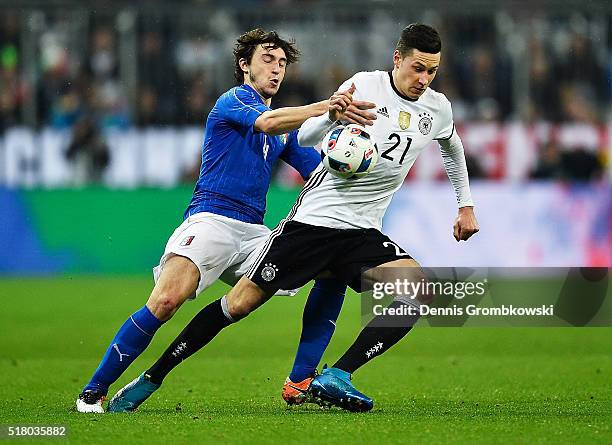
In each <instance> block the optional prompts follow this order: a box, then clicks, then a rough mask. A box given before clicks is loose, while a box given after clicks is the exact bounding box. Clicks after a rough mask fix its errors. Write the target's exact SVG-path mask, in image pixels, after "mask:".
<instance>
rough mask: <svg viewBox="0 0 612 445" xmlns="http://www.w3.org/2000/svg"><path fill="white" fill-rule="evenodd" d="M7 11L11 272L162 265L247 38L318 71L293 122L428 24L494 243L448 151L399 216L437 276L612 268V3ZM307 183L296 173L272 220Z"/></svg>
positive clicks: (176, 5)
mask: <svg viewBox="0 0 612 445" xmlns="http://www.w3.org/2000/svg"><path fill="white" fill-rule="evenodd" d="M0 5H1V6H0V23H1V26H0V206H1V208H2V212H1V214H0V226H1V227H2V230H1V232H0V246H2V251H3V252H5V253H4V254H3V255H2V256H1V259H0V273H1V274H4V275H7V274H15V273H16V274H41V273H43V274H47V273H57V272H71V273H73V272H88V273H114V272H128V273H133V272H143V271H145V270H147V269H148V268H149V267H150V266H151V265H152V264H154V263H155V262H156V261H157V259H158V256H159V254H160V253H161V251H162V247H163V243H164V241H165V239H166V238H167V235H168V234H169V233H170V231H171V229H172V228H173V227H174V226H176V225H177V224H178V222H179V221H180V218H181V212H182V211H183V208H184V207H185V205H186V203H187V202H188V199H189V196H190V192H191V187H192V185H193V183H194V180H195V178H196V177H197V173H198V168H199V152H200V145H201V141H202V138H203V124H204V122H205V119H206V116H207V113H208V111H209V110H210V108H211V107H212V106H213V104H214V101H215V100H216V98H217V97H218V96H219V94H220V93H222V92H223V91H225V90H226V89H228V88H230V87H231V86H232V83H233V77H232V71H233V70H232V67H233V61H232V54H231V49H232V46H233V43H234V41H235V38H236V36H237V35H239V34H240V33H241V32H243V31H245V30H247V29H251V28H253V27H256V26H263V27H267V28H273V29H277V30H279V31H280V32H281V33H282V34H284V35H286V36H291V37H294V38H295V39H296V40H297V43H298V46H299V47H300V48H301V50H302V52H303V57H302V60H301V62H300V63H299V64H297V65H294V66H291V67H290V68H289V70H288V73H287V77H286V80H285V81H284V83H283V85H282V88H281V92H280V94H279V95H278V97H277V98H275V99H274V101H273V106H275V107H280V106H284V105H297V104H305V103H309V102H312V101H316V100H320V99H322V98H325V97H328V96H329V95H330V94H331V93H332V92H333V91H335V89H336V88H337V86H338V85H339V84H340V83H341V82H342V81H343V80H344V79H346V78H348V77H349V76H351V75H352V74H353V73H354V72H356V71H359V70H370V69H389V68H390V65H391V54H392V49H393V47H394V44H395V40H396V38H397V35H398V33H399V31H400V30H401V29H402V27H403V26H405V25H406V24H407V23H410V22H413V21H423V22H427V23H430V24H433V25H435V26H436V27H437V28H438V29H439V30H440V31H441V33H442V35H443V43H444V48H443V65H442V69H441V71H440V74H439V75H438V77H437V79H436V80H435V82H434V85H433V88H435V89H437V90H439V91H442V92H444V93H445V94H446V95H447V96H448V97H449V98H450V100H451V102H452V104H453V109H454V115H455V121H456V123H457V127H458V130H459V132H460V134H461V136H462V137H463V140H464V144H465V146H466V153H467V157H468V163H469V169H470V174H471V178H472V183H473V189H474V190H473V193H474V197H475V199H476V202H477V212H478V213H477V214H478V217H479V219H480V223H481V226H482V229H483V230H482V232H481V233H480V234H479V235H478V236H477V237H475V238H474V240H473V242H472V241H471V242H470V243H471V244H470V245H469V246H468V245H466V246H465V247H463V246H461V247H458V246H456V245H455V244H454V241H453V240H452V238H451V236H450V227H451V224H452V220H453V217H454V214H455V205H454V197H453V194H452V191H451V189H450V187H449V185H448V182H447V181H446V179H445V175H444V171H443V169H442V163H441V162H440V155H439V154H438V150H437V148H436V147H435V146H432V148H431V149H430V150H429V151H428V152H426V153H425V155H424V156H422V157H421V159H419V160H418V162H417V163H416V165H415V167H414V168H413V171H411V174H410V176H409V178H408V179H407V181H406V184H405V187H404V188H403V189H402V190H401V191H400V192H399V193H398V195H397V196H396V199H395V200H394V203H393V205H392V207H391V209H390V211H389V214H388V215H387V218H386V220H385V226H386V229H387V231H388V232H389V233H390V235H391V237H392V238H394V239H396V240H398V241H399V242H400V243H402V244H403V245H404V246H405V248H406V249H408V250H409V251H410V252H412V253H413V254H414V256H415V257H416V258H418V259H419V260H420V261H422V262H423V263H424V264H429V265H435V266H450V265H471V266H567V265H590V266H608V265H610V264H611V255H612V253H611V252H612V229H611V226H612V223H611V221H612V201H611V199H612V193H611V191H612V189H611V187H610V178H611V177H612V164H611V162H610V154H611V153H612V99H611V97H612V86H611V79H612V6H611V4H610V2H606V1H590V2H578V1H569V2H568V1H564V2H556V1H530V2H527V1H502V2H482V1H470V0H466V1H464V2H461V6H459V5H458V4H455V3H454V2H442V1H432V2H427V5H426V6H422V5H421V4H419V3H418V2H387V1H374V2H344V1H316V0H311V1H300V2H292V1H288V0H277V1H274V0H269V1H263V0H262V1H257V0H249V1H230V2H224V3H223V6H219V5H218V4H217V2H212V1H181V2H172V4H169V3H166V2H137V3H133V2H110V3H109V4H108V5H104V6H102V5H99V4H97V3H96V2H90V1H86V2H82V1H81V2H76V1H59V0H58V1H20V2H17V3H16V4H15V3H14V2H13V3H11V2H1V3H0ZM299 183H300V180H299V178H298V177H297V175H296V174H295V173H294V171H293V170H292V169H291V168H290V167H288V166H286V165H281V166H279V168H278V170H277V172H276V175H275V181H274V186H273V188H272V190H271V192H270V197H269V204H268V206H269V212H268V216H267V219H266V221H267V223H268V224H270V225H273V224H275V223H276V222H277V221H278V220H279V219H280V218H281V217H282V216H284V213H285V211H286V209H287V208H288V207H289V206H290V204H291V201H292V199H293V196H295V193H296V190H297V188H298V187H299ZM136 220H139V221H145V223H144V224H140V223H139V224H136V223H135V221H136ZM492 246H495V248H491V247H492ZM6 252H11V255H7V254H6Z"/></svg>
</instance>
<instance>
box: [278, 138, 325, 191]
mask: <svg viewBox="0 0 612 445" xmlns="http://www.w3.org/2000/svg"><path fill="white" fill-rule="evenodd" d="M297 134H298V130H293V131H292V132H291V133H289V135H288V137H287V143H286V144H285V150H283V152H282V153H281V155H280V158H281V159H282V160H283V161H285V162H286V163H287V164H289V165H290V166H292V167H293V168H295V169H296V170H297V171H298V172H300V175H302V178H304V179H307V178H308V176H309V175H310V173H312V172H313V171H314V169H315V168H317V166H318V165H319V163H320V162H321V154H320V153H319V152H318V151H317V150H315V149H314V148H313V147H302V146H301V145H300V144H298V141H297Z"/></svg>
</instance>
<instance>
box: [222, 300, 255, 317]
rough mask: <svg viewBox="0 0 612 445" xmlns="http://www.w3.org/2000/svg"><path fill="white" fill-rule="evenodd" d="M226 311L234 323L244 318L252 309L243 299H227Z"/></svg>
mask: <svg viewBox="0 0 612 445" xmlns="http://www.w3.org/2000/svg"><path fill="white" fill-rule="evenodd" d="M227 309H228V311H229V313H230V315H231V317H232V318H233V319H234V320H236V321H237V320H240V319H241V318H244V317H246V316H247V315H249V314H250V313H251V312H252V311H253V308H252V307H251V305H250V304H249V303H248V302H247V301H246V300H245V299H239V298H232V299H228V302H227Z"/></svg>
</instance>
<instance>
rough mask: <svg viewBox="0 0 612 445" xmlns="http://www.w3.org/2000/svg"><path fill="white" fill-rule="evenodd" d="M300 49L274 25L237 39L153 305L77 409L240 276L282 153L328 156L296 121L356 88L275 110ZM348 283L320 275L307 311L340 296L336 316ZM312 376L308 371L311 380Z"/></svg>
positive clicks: (295, 158)
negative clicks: (228, 82)
mask: <svg viewBox="0 0 612 445" xmlns="http://www.w3.org/2000/svg"><path fill="white" fill-rule="evenodd" d="M298 55H299V52H298V51H297V49H296V48H295V46H294V43H293V42H289V41H286V40H283V39H281V38H280V37H279V36H278V34H277V33H276V32H274V31H271V32H266V31H264V30H262V29H259V28H258V29H255V30H252V31H249V32H246V33H244V34H243V35H241V36H240V37H239V38H238V41H237V44H236V46H235V48H234V58H235V78H236V82H237V84H238V86H236V87H234V88H232V89H230V90H229V91H227V92H226V93H225V94H223V95H222V96H221V97H220V98H219V99H218V100H217V103H216V104H215V106H214V107H213V109H212V110H211V112H210V114H209V116H208V119H207V125H206V133H205V137H204V144H203V147H202V166H201V169H200V177H199V179H198V182H197V183H196V187H195V190H194V193H193V197H192V199H191V202H190V204H189V206H188V208H187V210H186V211H185V214H184V221H183V223H182V224H181V225H180V226H179V227H178V228H177V229H176V230H175V232H174V233H173V234H172V236H171V237H170V239H169V240H168V243H167V245H166V249H165V252H164V255H163V256H162V258H161V260H160V264H159V266H158V267H156V268H155V286H154V288H153V291H152V292H151V294H150V296H149V299H148V301H147V303H146V305H145V306H143V307H142V308H140V309H139V310H138V311H136V312H134V313H133V314H132V315H130V316H129V317H128V318H127V320H126V321H125V323H124V324H123V325H122V326H121V327H120V328H119V330H118V332H117V333H116V334H115V336H114V338H113V339H112V341H111V343H110V345H109V346H108V348H107V350H106V353H105V354H104V356H103V358H102V360H101V362H100V364H99V366H98V368H97V370H96V371H95V373H94V374H93V376H92V377H91V379H90V381H89V383H88V384H87V385H86V386H85V387H84V389H83V390H82V392H81V394H80V395H79V397H78V399H77V400H76V407H77V411H79V412H97V413H101V412H104V409H103V407H102V402H103V401H104V398H105V397H106V394H107V392H108V389H109V386H110V385H111V384H112V383H114V382H115V381H116V380H117V379H118V378H119V376H120V375H121V374H122V373H123V372H124V371H125V370H126V369H127V367H128V366H129V365H130V363H132V362H133V361H134V360H135V359H136V358H137V357H138V356H139V355H140V354H141V353H142V351H144V349H145V348H146V347H147V346H148V345H149V343H150V342H151V339H152V337H153V335H154V334H155V332H156V331H157V330H158V329H159V328H160V327H161V325H162V324H163V323H164V322H166V321H167V320H169V319H170V318H171V317H172V316H173V315H174V313H175V312H176V311H177V310H178V309H179V307H180V306H181V305H182V304H183V303H184V302H185V301H186V300H187V299H188V298H195V296H196V295H198V294H199V293H200V292H202V291H203V290H204V289H206V288H207V287H208V286H210V285H211V284H212V283H213V282H215V281H216V280H217V279H218V278H222V279H224V281H226V282H230V283H232V282H235V281H236V280H237V279H238V278H239V277H240V276H242V274H244V272H245V271H246V270H247V269H248V266H249V264H250V263H251V262H252V261H253V259H254V254H255V253H256V252H257V249H258V248H259V247H260V246H261V245H262V244H263V243H264V242H265V241H266V239H267V237H268V235H269V233H270V230H269V229H268V228H267V227H265V226H264V225H263V216H264V212H265V201H266V200H265V196H266V193H267V191H268V187H269V185H270V179H271V172H272V168H273V166H274V164H275V163H276V162H277V160H278V159H279V158H281V159H284V160H285V161H287V162H288V163H289V164H291V165H292V166H294V167H295V168H296V169H297V170H298V171H299V172H300V173H301V174H302V176H303V177H304V178H307V177H308V176H310V174H311V172H312V171H313V169H314V168H315V167H316V166H317V165H318V164H319V163H320V156H319V153H318V152H317V151H316V150H314V149H313V148H312V147H301V146H299V144H298V143H297V131H296V130H297V128H298V127H299V126H300V125H301V124H302V123H303V122H304V121H305V120H306V119H307V118H309V117H312V116H318V115H320V114H329V116H330V117H332V118H337V117H339V116H340V114H341V113H345V112H346V111H347V107H348V106H349V105H350V104H351V93H352V90H353V88H348V89H347V91H345V92H343V93H337V94H334V95H333V96H332V97H331V98H330V100H325V101H321V102H317V103H314V104H310V105H305V106H301V107H285V108H279V109H276V110H271V109H270V105H271V100H272V97H273V96H274V95H275V94H276V93H277V91H278V89H279V87H280V85H281V83H282V81H283V77H284V74H285V69H286V67H287V65H288V64H290V63H293V62H295V61H297V59H298ZM352 104H353V105H352V107H353V108H351V109H352V110H353V114H352V116H353V117H354V118H355V119H356V120H357V121H360V120H361V121H363V122H364V123H365V121H367V122H368V123H369V122H370V121H369V120H368V119H366V118H367V117H368V116H369V113H367V112H365V111H364V110H360V109H357V108H354V106H355V104H356V103H355V102H352ZM364 105H365V106H366V107H369V105H368V104H364ZM349 111H350V110H349ZM362 112H364V113H365V114H364V113H362ZM344 289H345V285H344V283H341V282H340V283H339V285H338V284H337V283H334V282H333V281H330V280H327V281H324V282H320V283H319V285H318V286H315V288H313V290H312V291H311V295H310V297H309V300H308V303H307V307H306V309H305V311H308V310H309V307H310V306H311V304H310V303H313V301H314V300H322V301H327V302H329V301H332V305H334V306H335V308H336V309H334V310H333V312H334V313H332V314H330V313H329V311H328V316H329V317H332V318H334V317H337V315H338V312H339V310H340V306H341V305H342V299H343V293H344ZM328 306H329V304H328ZM311 309H312V308H311ZM334 314H335V315H334ZM334 319H335V318H334ZM304 329H305V330H306V331H310V330H312V329H314V330H315V331H316V332H318V335H322V336H324V337H325V338H327V337H331V333H332V332H333V329H330V328H329V327H328V326H327V325H326V327H325V329H323V328H320V327H318V326H315V325H309V326H306V325H304ZM188 331H189V330H188ZM324 346H326V344H325V345H324ZM324 346H323V347H319V348H317V350H316V351H314V352H312V351H306V352H310V353H309V354H308V355H305V354H298V356H299V357H298V359H299V360H298V359H296V363H297V362H300V363H301V364H302V365H303V366H304V367H306V368H312V369H313V370H314V368H315V367H316V366H317V364H318V359H320V355H319V354H322V353H323V350H324ZM298 364H299V363H298ZM310 380H312V378H310V377H309V378H308V379H305V380H304V382H306V383H309V382H310ZM139 382H140V385H139V387H138V388H139V390H141V391H144V392H147V393H150V392H152V391H154V390H155V389H156V388H157V387H158V386H159V385H156V384H155V383H154V382H149V381H148V380H147V379H146V378H145V376H144V375H143V376H141V377H140V378H139ZM136 395H137V394H136ZM298 395H299V394H298ZM111 402H112V401H111ZM115 402H116V403H114V406H113V404H112V403H111V404H109V409H110V410H111V411H129V410H133V409H135V408H136V407H137V406H138V397H136V398H134V399H128V398H123V399H121V400H120V399H116V400H115Z"/></svg>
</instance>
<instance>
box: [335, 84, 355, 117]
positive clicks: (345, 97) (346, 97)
mask: <svg viewBox="0 0 612 445" xmlns="http://www.w3.org/2000/svg"><path fill="white" fill-rule="evenodd" d="M354 92H355V84H352V85H351V86H350V87H349V89H348V90H345V91H336V92H335V93H334V94H332V96H331V97H330V98H329V120H330V121H333V122H335V121H339V120H340V119H341V118H342V117H343V116H344V113H345V112H346V110H347V108H348V107H349V105H351V102H353V93H354Z"/></svg>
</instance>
